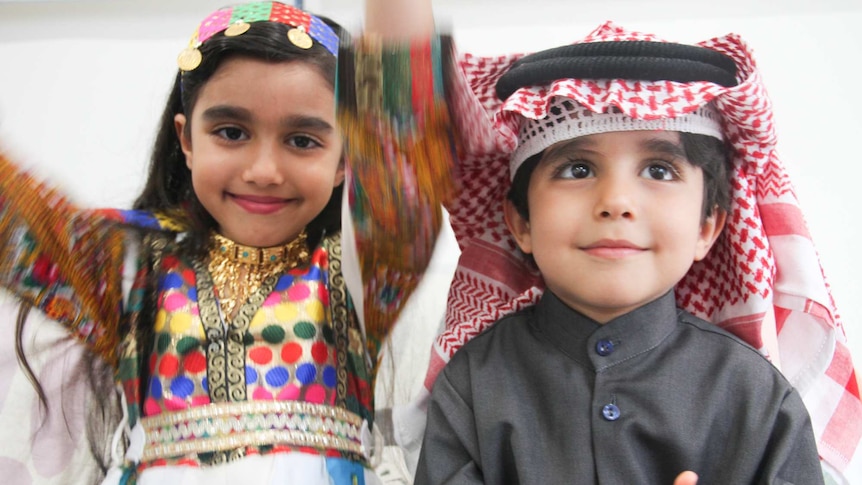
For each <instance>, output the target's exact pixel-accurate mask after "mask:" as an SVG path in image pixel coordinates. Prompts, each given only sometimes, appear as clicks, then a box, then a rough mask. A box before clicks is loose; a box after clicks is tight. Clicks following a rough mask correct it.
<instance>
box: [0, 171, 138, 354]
mask: <svg viewBox="0 0 862 485" xmlns="http://www.w3.org/2000/svg"><path fill="white" fill-rule="evenodd" d="M124 237H125V236H124V234H123V231H122V230H121V229H120V226H119V225H117V224H116V223H114V222H112V221H111V220H110V218H108V217H105V215H104V214H102V213H98V212H87V211H82V210H80V209H78V208H76V207H75V206H73V205H72V204H71V203H69V201H68V200H66V198H64V197H63V195H62V194H60V193H59V192H58V191H57V190H56V189H54V188H52V187H49V186H47V185H46V184H44V183H40V182H38V181H37V180H36V179H35V178H34V177H33V176H32V175H30V174H28V173H26V172H22V171H21V170H20V169H18V168H17V167H16V166H15V165H14V164H13V163H12V162H10V161H9V160H8V159H7V158H6V157H5V156H4V155H3V154H0V285H2V286H3V287H4V288H6V289H8V290H9V291H10V292H12V293H13V294H15V295H17V296H18V298H20V299H21V300H22V301H24V302H27V303H30V304H31V305H33V306H34V307H35V308H38V309H39V310H41V311H42V312H44V313H45V315H46V316H47V317H48V318H50V319H52V320H56V321H58V322H60V323H61V324H62V325H63V326H65V327H66V328H67V329H69V331H70V333H72V335H74V336H75V337H76V338H78V339H79V340H81V341H83V342H85V343H86V344H87V345H88V346H90V347H91V348H92V349H93V351H94V352H95V353H97V354H98V355H99V356H101V357H102V358H103V359H105V361H107V362H108V363H110V364H115V363H116V361H117V356H116V349H117V344H118V325H119V323H120V314H121V305H122V263H123V257H124V256H123V246H124Z"/></svg>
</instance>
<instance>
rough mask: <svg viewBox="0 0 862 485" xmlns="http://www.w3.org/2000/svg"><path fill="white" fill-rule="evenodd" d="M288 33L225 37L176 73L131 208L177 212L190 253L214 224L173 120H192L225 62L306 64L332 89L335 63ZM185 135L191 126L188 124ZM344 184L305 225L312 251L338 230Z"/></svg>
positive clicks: (253, 31) (254, 30) (258, 31)
mask: <svg viewBox="0 0 862 485" xmlns="http://www.w3.org/2000/svg"><path fill="white" fill-rule="evenodd" d="M319 18H320V19H321V20H323V21H324V22H325V23H326V24H327V25H329V26H330V27H331V28H332V29H333V30H334V31H335V33H336V35H338V38H339V39H341V41H342V43H343V42H344V40H345V38H346V37H347V32H346V31H345V30H344V29H343V28H342V27H341V26H340V25H338V24H337V23H335V22H333V21H332V20H330V19H328V18H326V17H319ZM290 28H291V27H289V26H287V25H284V24H281V23H276V22H256V23H253V24H252V25H251V28H250V29H249V30H248V31H247V32H245V33H244V34H242V35H240V36H236V37H228V36H225V35H224V33H223V32H221V33H218V34H216V35H214V36H212V37H211V38H209V39H207V41H206V42H204V43H203V44H202V45H201V46H200V47H199V50H200V52H201V54H202V61H201V64H200V66H198V67H197V68H196V69H194V70H192V71H179V72H178V73H177V76H176V78H175V79H174V84H173V87H172V88H171V92H170V94H169V95H168V101H167V103H166V105H165V109H164V111H163V113H162V117H161V120H160V122H159V126H158V132H157V134H156V141H155V144H154V146H153V151H152V155H151V157H150V166H149V173H148V176H147V182H146V185H145V186H144V189H143V191H142V192H141V193H140V194H139V195H138V197H137V199H136V200H135V202H134V204H133V208H135V209H146V210H162V211H177V210H179V211H180V212H179V213H180V214H183V215H184V216H185V218H187V222H188V223H189V224H190V229H191V230H190V234H189V237H188V238H186V240H187V241H188V246H187V248H188V249H190V250H191V251H192V252H194V253H200V252H202V251H204V250H205V246H206V242H207V237H208V234H209V232H210V230H212V229H214V228H215V226H216V222H215V220H214V219H213V218H212V216H210V215H209V213H207V211H206V210H205V209H204V207H203V206H202V205H201V203H200V201H199V200H198V198H197V196H196V195H195V193H194V189H193V188H192V178H191V172H190V171H189V170H188V168H187V167H186V163H185V156H184V155H183V152H182V149H181V146H180V140H179V138H178V137H177V133H176V130H175V128H174V117H175V116H176V115H177V114H179V113H184V114H185V115H186V116H187V117H188V118H189V120H191V113H192V111H193V110H194V107H195V104H196V102H197V100H198V96H199V95H200V91H201V89H202V88H203V86H204V85H206V83H207V82H208V81H209V79H210V78H211V77H212V75H213V74H214V73H215V72H216V71H217V70H218V68H219V66H220V65H221V64H222V62H224V61H225V60H227V59H230V58H235V57H246V58H252V59H259V60H263V61H267V62H273V63H277V62H304V63H306V64H308V65H310V66H312V67H314V68H315V69H317V70H318V71H319V72H320V74H321V75H322V76H323V78H324V79H326V80H327V81H328V82H329V83H330V86H331V87H332V88H333V90H334V89H335V70H336V58H335V56H333V55H332V54H331V53H330V52H329V51H328V50H326V48H325V47H323V46H322V45H321V44H320V43H318V42H315V43H314V44H313V45H312V47H311V48H309V49H302V48H299V47H297V46H295V45H293V44H292V43H291V42H290V41H289V40H288V38H287V31H288V30H289V29H290ZM186 129H189V124H186ZM342 190H343V184H342V185H340V186H338V187H336V188H335V190H333V192H332V196H331V197H330V200H329V202H328V203H327V205H326V207H325V208H324V209H323V210H322V211H321V213H320V214H318V216H317V217H316V218H315V219H314V220H312V221H311V222H310V223H309V225H308V228H307V230H308V240H309V244H311V245H315V244H316V243H317V242H318V241H319V239H320V237H321V235H322V234H323V233H324V232H333V231H337V230H338V229H340V228H341V216H340V214H341V213H340V203H341V195H342Z"/></svg>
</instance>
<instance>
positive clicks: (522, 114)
mask: <svg viewBox="0 0 862 485" xmlns="http://www.w3.org/2000/svg"><path fill="white" fill-rule="evenodd" d="M660 40H661V39H659V38H658V37H657V36H655V35H651V34H645V33H641V32H631V31H628V30H626V29H623V28H621V27H619V26H617V25H614V24H612V23H607V24H604V25H601V26H599V27H598V28H597V29H596V30H595V31H594V32H592V33H591V34H590V35H589V36H587V38H586V39H584V40H583V41H581V42H584V43H589V42H622V41H660ZM699 45H701V46H703V47H707V48H709V49H712V50H715V51H718V52H720V53H722V54H725V55H727V56H729V57H730V58H732V59H733V64H734V68H735V69H736V79H735V81H737V82H735V83H734V85H732V86H719V85H710V84H709V83H690V84H686V83H663V82H655V83H653V82H648V81H627V80H625V79H607V78H609V77H610V78H614V76H611V75H607V74H606V75H603V76H598V77H600V78H601V79H592V78H591V76H590V73H591V72H594V71H591V70H590V68H591V67H593V66H591V65H590V64H589V62H586V63H584V64H585V65H584V66H583V67H584V71H583V73H582V74H581V75H571V76H562V77H571V78H574V79H569V78H566V79H559V77H560V76H555V75H554V72H560V71H562V70H563V69H564V66H563V65H561V64H555V63H559V62H560V61H559V60H558V59H548V64H547V68H548V69H547V72H546V74H547V76H548V77H546V78H540V79H535V78H534V79H517V80H516V81H515V82H514V83H512V84H510V85H509V86H508V87H506V86H502V87H501V86H500V85H498V84H497V81H498V79H500V78H501V76H502V75H503V74H504V73H507V72H509V71H510V69H511V70H512V71H513V72H512V74H510V75H507V77H508V80H510V81H511V80H512V79H513V78H515V76H517V73H515V72H514V71H515V70H516V68H515V67H513V66H516V61H517V60H518V59H519V58H520V57H521V56H519V55H514V56H500V57H474V56H466V57H465V58H464V59H462V60H461V62H460V66H461V71H462V72H463V73H464V76H463V77H461V78H456V79H455V80H454V82H455V84H456V86H457V85H458V84H459V83H460V86H461V87H460V88H458V89H454V90H453V91H452V92H451V93H450V94H451V95H452V96H453V97H454V98H455V101H454V105H453V107H454V116H455V118H456V121H457V124H458V126H459V132H460V133H462V134H463V135H464V140H463V142H464V146H465V152H466V155H465V156H464V157H463V158H462V159H461V160H460V162H459V168H460V174H461V177H460V181H461V186H460V192H459V194H458V196H457V198H456V200H455V202H454V204H453V205H451V206H449V207H448V209H449V211H450V221H451V223H452V226H453V229H454V232H455V235H456V237H457V238H458V242H459V245H460V247H461V248H462V253H461V257H460V260H459V266H458V268H457V269H456V272H455V277H454V280H453V283H452V287H451V289H450V294H449V305H448V310H447V322H446V330H445V331H444V332H443V334H442V335H440V337H439V338H438V339H437V341H436V342H435V346H434V350H433V351H432V358H431V364H430V367H429V371H428V375H427V378H426V382H425V387H426V389H428V390H430V389H431V388H432V386H433V385H434V382H435V378H436V377H437V375H438V373H439V372H440V370H441V369H442V367H443V365H444V364H445V363H446V362H447V361H448V360H449V359H450V358H451V357H452V355H453V354H455V352H456V351H458V350H459V349H460V348H461V346H462V345H464V343H466V342H467V341H469V340H470V339H471V338H473V337H475V336H476V335H478V334H479V333H480V332H482V331H483V330H485V329H487V328H488V327H489V326H491V325H492V324H493V323H494V322H495V321H497V320H499V319H500V318H502V317H503V316H505V315H508V314H510V313H514V312H516V311H518V310H520V309H523V308H525V307H527V306H530V305H533V304H535V303H536V302H537V301H539V299H540V297H541V295H542V293H543V290H544V288H545V285H544V281H543V280H542V278H541V276H540V275H539V274H538V273H537V271H536V269H535V266H534V265H533V264H532V262H531V261H530V260H529V258H526V257H525V256H524V254H523V253H521V252H520V251H519V250H518V247H517V246H516V244H515V241H514V240H513V239H512V238H511V236H510V235H509V234H507V233H506V226H505V224H504V220H503V210H502V208H503V201H504V200H505V197H506V194H507V193H508V191H509V188H510V186H511V182H510V180H511V178H510V172H509V161H510V159H511V156H512V153H513V151H515V150H516V148H518V147H521V146H523V145H524V144H527V143H535V140H536V139H538V138H542V137H544V136H547V134H546V131H552V130H545V129H544V126H543V125H542V123H540V122H536V121H535V120H542V119H543V118H545V117H551V118H555V117H554V116H552V115H551V114H550V109H551V100H552V99H553V98H554V97H555V96H559V97H564V98H570V99H573V100H574V101H576V102H577V103H579V104H581V105H583V106H585V107H587V109H589V110H590V111H592V112H596V113H602V112H607V111H609V110H611V109H620V110H621V111H622V112H624V113H626V114H627V115H629V116H631V117H632V118H636V119H638V120H663V119H666V118H674V117H675V116H677V115H679V114H680V113H687V112H690V111H692V110H695V109H697V108H698V107H700V106H703V105H705V104H707V103H709V102H712V103H714V104H715V105H716V106H717V108H718V109H719V111H720V113H721V118H722V129H723V133H724V137H725V139H727V140H728V142H729V143H730V144H731V145H732V150H733V167H732V172H733V173H732V175H733V182H732V183H733V194H732V198H733V203H732V206H731V210H730V212H729V214H728V218H727V220H728V222H727V227H726V229H725V234H724V235H723V236H722V237H721V238H720V239H719V240H718V242H717V243H716V245H715V247H714V248H713V249H712V251H711V252H710V255H709V256H708V257H707V258H706V259H705V260H704V261H702V262H700V263H697V264H695V265H694V266H693V267H692V268H691V270H690V271H689V272H688V274H687V275H686V277H685V278H684V279H683V280H682V281H681V282H680V283H679V285H678V286H677V287H676V296H677V303H678V305H679V306H680V307H682V308H684V309H686V310H688V311H689V312H691V313H693V314H695V315H697V316H699V317H701V318H703V319H705V320H708V321H710V322H712V323H714V324H717V325H719V326H722V327H724V328H725V329H727V330H729V331H731V332H732V333H735V334H736V335H737V336H739V337H741V338H742V339H743V340H745V341H746V342H748V343H749V344H750V345H752V346H753V347H755V348H756V349H758V350H759V351H761V352H762V353H764V354H766V355H767V356H769V358H770V359H771V361H772V362H773V363H774V364H775V365H776V366H777V367H779V369H781V371H782V372H783V373H784V375H785V376H786V377H787V378H788V380H789V381H790V382H791V383H792V385H793V386H794V387H796V389H798V391H799V394H800V395H801V396H802V397H803V400H804V402H805V405H806V407H807V409H808V411H809V413H810V415H811V419H812V423H813V428H814V433H815V436H816V438H817V445H818V451H819V453H820V456H821V459H822V464H823V468H824V470H825V472H826V473H827V474H828V476H830V477H832V479H834V480H835V481H838V482H839V483H844V478H843V473H844V472H845V471H848V470H853V469H854V468H855V467H858V463H859V459H860V456H862V452H860V451H862V450H860V447H859V443H860V439H862V428H860V426H859V424H858V423H859V422H860V415H862V401H860V397H859V391H858V387H857V380H856V374H855V372H854V369H853V364H852V362H851V358H850V353H849V350H848V348H847V346H846V340H845V337H844V333H843V328H842V326H841V322H840V319H839V317H838V313H837V311H836V309H835V305H834V302H833V301H832V298H831V296H830V292H829V289H828V287H827V285H826V283H825V281H824V278H823V275H822V272H821V271H820V267H819V264H818V259H817V254H816V252H815V250H814V248H813V245H812V243H811V241H810V237H809V235H808V232H807V230H806V228H805V224H804V222H803V217H802V215H801V211H800V209H799V207H798V204H797V201H796V199H795V196H794V194H793V190H792V187H791V185H790V183H789V179H788V178H787V175H786V173H785V172H784V169H783V167H782V165H781V162H780V160H779V158H778V155H777V152H776V150H775V145H776V135H775V131H774V126H773V123H772V110H771V105H770V102H769V99H768V97H767V96H766V91H765V88H764V87H763V85H762V82H761V79H760V76H759V74H758V72H757V70H756V67H755V63H754V60H753V58H752V57H751V53H750V50H749V49H748V47H747V45H746V44H745V43H744V42H743V41H742V40H741V39H739V37H738V36H735V35H729V36H726V37H722V38H716V39H711V40H708V41H705V42H702V43H701V44H699ZM532 60H533V61H537V62H538V60H536V59H532ZM618 64H625V62H624V61H620V60H611V61H607V62H606V63H605V64H602V66H604V67H613V66H617V65H618ZM554 69H556V71H555V70H554ZM617 77H621V76H617ZM639 79H640V78H639ZM667 84H671V86H670V87H668V86H667ZM495 85H496V86H497V91H496V92H495V90H494V87H495ZM498 95H499V97H498ZM558 117H559V118H563V116H558ZM529 122H532V124H529ZM548 123H549V126H550V124H553V123H551V122H548ZM523 126H529V127H530V128H531V130H526V129H524V130H522V129H521V128H522V127H523ZM531 140H532V141H531ZM512 355H513V356H514V355H515V354H512ZM473 385H474V386H476V387H477V388H481V385H482V384H481V382H473ZM509 391H510V392H512V393H513V399H519V396H518V395H517V394H516V393H517V392H518V390H517V388H512V389H509ZM728 399H733V397H732V396H728ZM424 404H425V403H424V402H423V397H422V396H420V398H419V399H418V400H417V406H416V409H422V407H423V405H424ZM409 410H410V409H408V411H409ZM405 414H406V413H405ZM454 424H456V425H463V421H459V422H458V423H454ZM418 428H420V427H419V426H415V427H414V428H413V429H414V430H415V429H418ZM403 429H406V427H404V428H403ZM560 429H562V428H559V429H556V431H560ZM458 431H459V432H463V433H464V434H463V436H468V437H469V436H475V433H476V432H477V431H476V430H474V429H461V428H458ZM537 432H538V431H537ZM585 432H587V433H588V432H589V430H585ZM515 434H517V433H515ZM416 435H417V433H413V434H412V435H408V436H402V437H400V439H401V442H403V443H411V442H412V440H413V439H415V437H416ZM600 451H601V450H596V451H595V453H596V454H598V453H600ZM509 462H511V460H509ZM428 465H429V466H430V467H434V466H435V463H434V462H433V461H429V462H428ZM528 466H529V464H528ZM539 468H541V465H539ZM438 470H439V469H438ZM581 478H583V477H581ZM586 479H587V480H588V481H589V477H587V478H586Z"/></svg>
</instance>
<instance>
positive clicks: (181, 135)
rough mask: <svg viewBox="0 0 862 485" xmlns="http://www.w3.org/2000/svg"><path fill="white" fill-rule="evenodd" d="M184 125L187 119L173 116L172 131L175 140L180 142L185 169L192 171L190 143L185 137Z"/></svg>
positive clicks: (181, 116)
mask: <svg viewBox="0 0 862 485" xmlns="http://www.w3.org/2000/svg"><path fill="white" fill-rule="evenodd" d="M186 123H188V119H187V118H186V115H184V114H182V113H177V114H176V115H175V116H174V129H175V130H176V131H177V139H178V140H180V148H181V149H182V150H183V154H185V156H186V167H188V168H189V170H191V169H192V141H191V140H190V139H189V137H187V136H186V132H185V129H186Z"/></svg>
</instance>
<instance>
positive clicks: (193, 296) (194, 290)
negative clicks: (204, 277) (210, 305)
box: [188, 286, 198, 302]
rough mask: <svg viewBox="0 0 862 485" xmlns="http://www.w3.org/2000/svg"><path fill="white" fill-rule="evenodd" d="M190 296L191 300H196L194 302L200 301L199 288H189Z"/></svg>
mask: <svg viewBox="0 0 862 485" xmlns="http://www.w3.org/2000/svg"><path fill="white" fill-rule="evenodd" d="M188 297H189V300H191V301H194V302H196V301H198V289H197V288H195V287H194V286H192V287H191V288H189V294H188Z"/></svg>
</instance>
